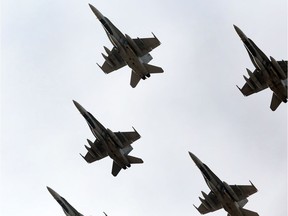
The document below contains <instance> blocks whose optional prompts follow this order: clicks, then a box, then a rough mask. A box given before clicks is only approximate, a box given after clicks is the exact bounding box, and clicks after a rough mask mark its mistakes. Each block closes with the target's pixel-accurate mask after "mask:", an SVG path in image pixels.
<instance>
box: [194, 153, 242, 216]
mask: <svg viewBox="0 0 288 216" xmlns="http://www.w3.org/2000/svg"><path fill="white" fill-rule="evenodd" d="M189 154H190V156H191V158H192V159H193V161H194V162H195V164H196V165H197V167H198V168H199V169H200V171H201V173H202V175H203V177H204V179H205V181H206V183H207V185H208V187H209V188H210V190H211V191H212V192H213V193H214V195H215V197H216V199H218V200H219V201H220V203H221V205H222V207H223V208H224V209H225V210H226V211H227V212H228V213H229V214H230V215H231V216H244V215H243V213H242V211H241V206H240V205H239V203H238V202H242V203H244V205H245V204H246V202H247V200H242V201H241V200H239V198H238V197H237V195H236V194H235V193H234V191H233V190H232V188H231V187H230V186H229V185H228V184H227V183H226V182H223V181H221V180H220V179H219V178H218V177H217V176H216V175H215V174H214V173H213V172H212V171H211V170H210V168H209V167H208V166H207V165H206V164H204V163H202V162H201V161H200V160H199V159H198V158H197V157H196V156H195V155H193V154H192V153H191V152H189ZM202 195H203V197H204V198H205V200H203V199H202V198H200V201H201V202H202V203H203V204H204V205H207V206H210V207H211V208H213V209H217V206H215V205H214V202H213V201H212V200H211V199H210V198H209V196H208V195H207V194H205V193H204V192H203V191H202ZM213 205H214V206H213ZM244 205H242V207H243V206H244Z"/></svg>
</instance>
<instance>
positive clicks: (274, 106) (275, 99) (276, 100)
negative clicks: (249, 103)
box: [270, 93, 282, 111]
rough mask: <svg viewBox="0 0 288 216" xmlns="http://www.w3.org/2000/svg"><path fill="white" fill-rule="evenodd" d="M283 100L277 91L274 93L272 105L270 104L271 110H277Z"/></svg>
mask: <svg viewBox="0 0 288 216" xmlns="http://www.w3.org/2000/svg"><path fill="white" fill-rule="evenodd" d="M281 102H282V100H281V99H279V98H278V97H277V95H276V94H275V93H273V95H272V100H271V105H270V108H271V110H273V111H275V110H276V109H277V108H278V106H279V105H280V104H281Z"/></svg>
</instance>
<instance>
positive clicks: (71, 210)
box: [47, 187, 84, 216]
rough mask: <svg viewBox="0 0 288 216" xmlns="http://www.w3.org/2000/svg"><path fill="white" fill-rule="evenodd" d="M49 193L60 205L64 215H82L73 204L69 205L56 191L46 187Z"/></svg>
mask: <svg viewBox="0 0 288 216" xmlns="http://www.w3.org/2000/svg"><path fill="white" fill-rule="evenodd" d="M47 189H48V191H49V192H50V194H51V195H52V196H53V197H54V199H55V200H56V201H57V202H58V203H59V205H60V206H61V207H62V209H63V211H64V213H65V215H67V216H84V215H82V214H81V213H79V212H78V211H77V210H76V209H75V208H73V206H71V205H70V204H69V203H68V202H67V201H66V200H65V199H64V198H63V197H61V196H60V195H59V194H58V193H56V192H55V191H54V190H52V189H51V188H49V187H47Z"/></svg>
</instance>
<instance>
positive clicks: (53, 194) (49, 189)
mask: <svg viewBox="0 0 288 216" xmlns="http://www.w3.org/2000/svg"><path fill="white" fill-rule="evenodd" d="M47 189H48V191H49V193H50V194H51V195H52V196H53V197H54V198H55V199H57V197H59V194H57V193H56V192H55V191H54V190H53V189H51V188H50V187H48V186H47Z"/></svg>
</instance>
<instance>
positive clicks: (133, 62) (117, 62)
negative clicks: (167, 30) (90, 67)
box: [89, 4, 163, 88]
mask: <svg viewBox="0 0 288 216" xmlns="http://www.w3.org/2000/svg"><path fill="white" fill-rule="evenodd" d="M89 6H90V8H91V10H92V11H93V13H94V14H95V16H96V17H97V18H98V19H99V21H100V22H101V24H102V26H103V28H104V30H105V32H106V33H107V36H108V38H109V40H110V41H111V43H112V44H113V45H114V47H113V48H112V50H109V49H108V48H107V47H105V46H104V49H105V51H106V53H107V55H108V56H106V55H105V54H103V53H102V56H103V57H104V59H105V62H104V63H103V65H102V66H100V65H99V64H98V66H99V67H100V68H101V69H102V70H103V72H104V73H106V74H108V73H111V72H113V71H115V70H118V69H119V68H122V67H124V66H125V65H128V66H129V67H130V68H131V69H132V74H131V80H130V85H131V86H132V87H133V88H135V87H136V86H137V84H138V83H139V81H140V80H141V79H143V80H145V79H146V78H147V77H150V74H152V73H162V72H163V69H162V68H161V67H157V66H154V65H150V64H148V63H149V62H150V61H151V60H152V56H151V55H150V53H149V52H150V51H152V50H153V49H154V48H156V47H157V46H159V45H160V41H159V40H158V39H157V37H156V36H155V35H154V34H153V33H152V34H153V37H152V38H136V39H132V38H131V37H130V36H129V35H127V34H125V35H123V33H122V32H121V31H120V30H119V29H117V28H116V27H115V26H114V25H113V23H112V22H111V21H110V20H109V19H108V18H107V17H105V16H103V15H102V14H101V13H100V12H99V11H98V10H97V9H96V8H95V7H94V6H93V5H91V4H89Z"/></svg>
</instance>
